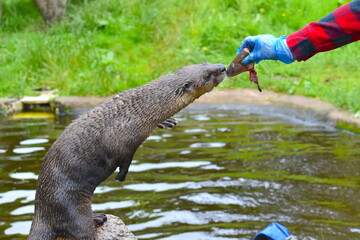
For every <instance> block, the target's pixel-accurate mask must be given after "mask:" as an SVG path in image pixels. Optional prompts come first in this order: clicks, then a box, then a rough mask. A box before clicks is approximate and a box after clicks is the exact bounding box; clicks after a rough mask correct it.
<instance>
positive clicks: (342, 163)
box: [0, 110, 360, 240]
mask: <svg viewBox="0 0 360 240" xmlns="http://www.w3.org/2000/svg"><path fill="white" fill-rule="evenodd" d="M177 117H178V120H179V121H180V123H179V125H178V126H177V127H175V128H174V129H171V130H160V129H156V130H155V131H154V132H153V134H152V136H150V137H149V138H148V139H147V141H146V142H145V143H144V144H143V145H142V146H141V147H140V148H139V150H138V152H137V153H136V155H135V157H134V161H133V164H132V165H131V167H130V172H129V174H128V176H127V180H126V182H125V183H120V182H116V181H115V180H114V177H115V174H116V173H114V175H113V176H111V177H110V178H109V179H108V180H106V181H105V182H104V183H103V184H102V185H101V186H99V187H98V188H97V189H96V191H95V194H94V200H93V210H94V211H102V212H107V213H111V214H114V215H117V216H120V217H121V218H122V219H123V220H124V221H125V223H126V224H127V225H128V227H129V228H130V230H132V231H133V232H134V234H135V235H136V236H137V237H138V238H139V239H163V240H164V239H166V240H180V239H181V240H183V239H195V240H196V239H210V240H218V239H221V240H223V239H252V237H253V236H254V235H255V234H256V233H257V232H259V231H260V230H261V229H262V228H264V227H265V226H267V225H268V224H269V223H271V222H279V223H281V224H283V225H284V226H286V227H288V228H289V230H290V232H291V233H292V234H293V235H295V236H297V237H298V239H360V204H359V199H360V191H359V190H360V171H359V170H360V169H359V168H360V167H359V166H360V165H359V161H360V150H359V149H360V136H358V135H354V134H349V133H346V132H342V131H338V130H335V129H331V128H326V127H324V126H321V125H316V124H311V125H310V124H308V125H305V124H303V123H301V122H294V121H290V120H289V119H285V118H283V119H282V118H278V117H274V116H263V115H256V114H251V113H248V112H241V113H239V112H234V111H231V110H227V111H225V110H223V111H220V110H218V111H215V112H210V113H204V112H196V111H194V112H193V113H190V112H183V113H181V114H179V115H178V116H177ZM70 120H71V119H69V118H59V119H55V120H53V119H41V120H32V119H1V120H0V121H1V124H0V174H1V177H0V184H1V191H0V239H25V238H26V234H27V233H28V231H29V228H30V224H31V218H32V215H33V211H34V209H33V208H34V196H35V184H36V179H37V174H38V172H39V169H40V165H41V161H42V158H43V157H44V155H45V153H46V151H47V150H48V149H49V147H50V146H51V144H52V143H53V142H54V141H55V139H56V138H57V137H58V135H59V134H60V133H61V132H62V130H63V129H64V127H65V126H66V125H68V124H69V123H70Z"/></svg>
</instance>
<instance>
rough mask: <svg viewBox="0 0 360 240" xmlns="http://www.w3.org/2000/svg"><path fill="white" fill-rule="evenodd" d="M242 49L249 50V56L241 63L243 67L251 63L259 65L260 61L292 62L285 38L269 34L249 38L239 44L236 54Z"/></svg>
mask: <svg viewBox="0 0 360 240" xmlns="http://www.w3.org/2000/svg"><path fill="white" fill-rule="evenodd" d="M244 48H248V49H249V50H250V54H249V55H248V56H247V57H246V58H244V60H243V61H242V64H244V65H247V64H250V63H253V62H256V63H259V62H260V61H262V60H280V61H281V62H283V63H286V64H289V63H292V62H294V59H293V56H292V53H291V51H290V49H289V47H288V45H287V43H286V36H281V37H279V38H278V37H275V36H273V35H270V34H263V35H258V36H249V37H247V38H245V39H244V41H243V42H242V43H241V45H240V47H239V48H238V50H237V52H236V54H239V53H240V52H241V51H242V50H243V49H244Z"/></svg>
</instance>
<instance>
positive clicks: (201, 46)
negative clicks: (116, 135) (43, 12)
mask: <svg viewBox="0 0 360 240" xmlns="http://www.w3.org/2000/svg"><path fill="white" fill-rule="evenodd" d="M347 2H349V1H347V0H318V1H312V0H257V1H253V0H183V1H179V0H131V1H130V0H68V8H67V12H66V16H65V18H64V20H63V21H62V22H61V23H60V24H57V25H55V26H54V27H52V28H50V29H47V30H46V31H44V30H42V29H43V27H42V25H43V21H42V18H41V16H40V14H39V12H38V11H37V9H36V7H35V6H34V4H33V3H32V1H31V0H3V19H2V20H3V21H2V24H1V25H0V97H12V96H21V95H31V94H32V89H34V88H36V87H43V86H50V87H51V88H56V89H58V90H59V93H60V94H61V95H99V96H106V95H110V94H113V93H116V92H119V91H121V90H124V89H127V88H131V87H135V86H138V85H142V84H144V83H146V82H149V81H151V80H153V79H155V78H157V77H159V76H161V75H164V74H167V73H169V72H173V71H175V70H177V69H179V68H181V67H182V66H184V65H189V64H197V63H201V62H205V61H206V62H211V63H223V64H225V65H227V64H229V63H230V62H231V61H232V60H233V58H234V57H235V52H236V49H237V47H238V45H239V44H240V43H241V41H242V39H243V38H245V37H246V36H248V35H257V34H264V33H270V34H274V35H276V36H280V35H289V34H291V33H292V32H294V31H296V30H298V29H300V28H302V27H303V26H304V25H306V24H307V23H308V22H310V21H316V20H319V19H320V18H321V17H323V16H325V15H326V14H327V13H329V12H331V11H332V10H334V9H335V8H337V7H339V6H341V5H343V4H345V3H347ZM359 44H360V43H354V44H350V45H347V46H345V47H342V48H339V49H337V50H335V51H331V52H328V53H321V54H318V55H316V56H315V57H313V58H312V59H310V60H308V61H306V62H300V63H299V62H296V63H293V64H290V65H285V64H283V63H280V62H274V61H263V62H261V63H260V64H259V65H257V70H258V75H259V79H260V84H261V86H262V87H263V89H264V90H265V91H266V90H275V91H281V92H286V93H289V94H303V95H306V96H311V97H317V98H320V99H323V100H327V101H329V102H332V103H333V104H335V105H336V106H338V107H342V108H346V109H348V110H350V111H351V112H353V113H356V115H360V101H359V99H360V79H359V76H360V66H359V62H360V45H359ZM220 87H222V88H238V87H242V88H256V86H255V85H254V84H252V83H250V82H249V81H248V74H242V75H239V76H237V77H235V78H232V79H227V80H225V81H224V82H223V83H222V84H221V86H220Z"/></svg>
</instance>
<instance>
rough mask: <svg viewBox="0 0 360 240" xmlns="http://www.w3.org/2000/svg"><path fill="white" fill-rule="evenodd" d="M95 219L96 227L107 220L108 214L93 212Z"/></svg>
mask: <svg viewBox="0 0 360 240" xmlns="http://www.w3.org/2000/svg"><path fill="white" fill-rule="evenodd" d="M93 220H94V225H95V227H98V226H102V225H103V224H104V223H105V222H106V221H107V216H106V215H105V214H104V213H93Z"/></svg>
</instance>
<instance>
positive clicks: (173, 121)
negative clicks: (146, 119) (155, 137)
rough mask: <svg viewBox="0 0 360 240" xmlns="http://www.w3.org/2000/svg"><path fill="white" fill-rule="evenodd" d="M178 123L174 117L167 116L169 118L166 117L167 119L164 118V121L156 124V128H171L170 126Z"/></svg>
mask: <svg viewBox="0 0 360 240" xmlns="http://www.w3.org/2000/svg"><path fill="white" fill-rule="evenodd" d="M177 124H178V122H177V120H176V118H173V117H172V118H169V119H167V120H165V121H164V122H162V123H159V124H158V125H157V126H158V128H162V129H163V128H166V127H168V128H172V127H174V126H176V125H177Z"/></svg>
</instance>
